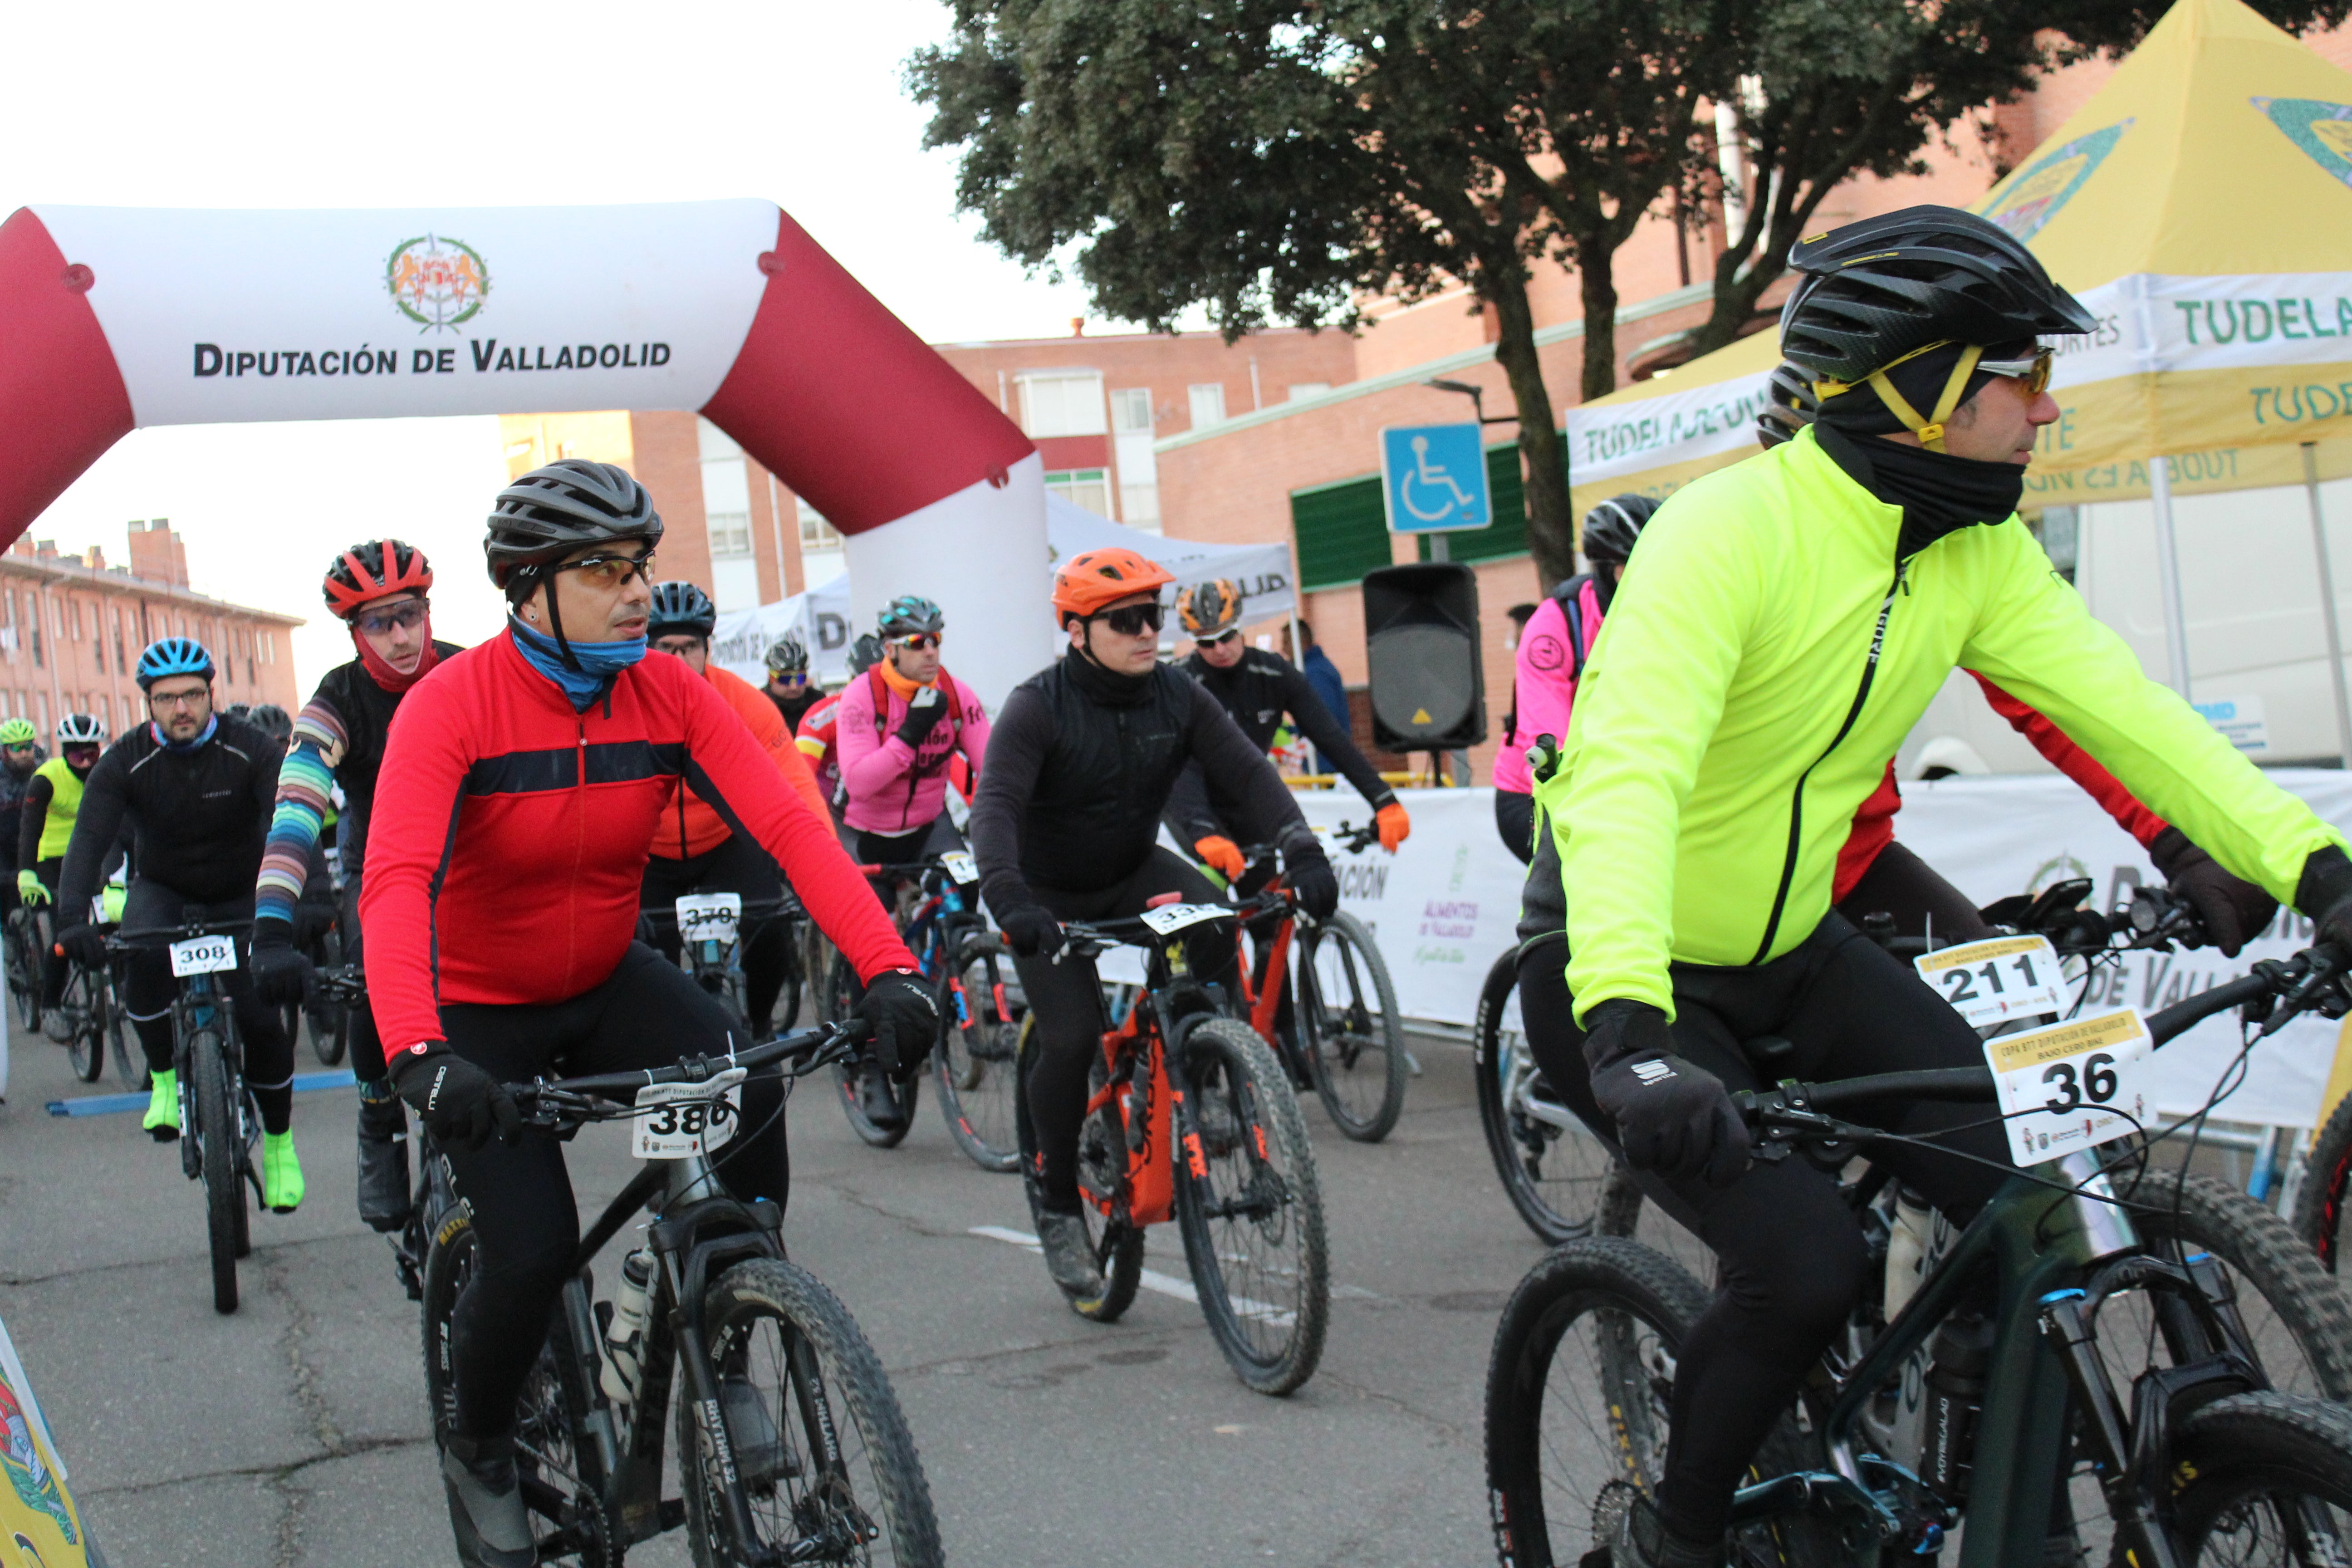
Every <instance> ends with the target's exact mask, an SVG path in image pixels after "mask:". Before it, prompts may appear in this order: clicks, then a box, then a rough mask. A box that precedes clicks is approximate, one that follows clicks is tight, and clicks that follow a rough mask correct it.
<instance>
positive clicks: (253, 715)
mask: <svg viewBox="0 0 2352 1568" xmlns="http://www.w3.org/2000/svg"><path fill="white" fill-rule="evenodd" d="M245 721H246V722H247V723H248V724H250V725H252V726H253V727H254V728H255V729H257V730H258V731H261V732H262V733H263V734H265V735H267V736H268V737H269V738H270V739H271V740H273V741H276V742H279V743H280V744H283V743H284V742H286V740H287V739H288V738H289V737H290V736H291V735H292V734H293V733H294V721H293V720H291V719H289V718H288V717H287V716H286V710H285V709H283V708H280V707H279V706H278V704H277V703H275V702H257V703H255V704H254V705H253V706H252V708H250V709H249V710H247V712H246V715H245Z"/></svg>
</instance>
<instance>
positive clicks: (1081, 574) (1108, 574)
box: [1054, 548, 1176, 626]
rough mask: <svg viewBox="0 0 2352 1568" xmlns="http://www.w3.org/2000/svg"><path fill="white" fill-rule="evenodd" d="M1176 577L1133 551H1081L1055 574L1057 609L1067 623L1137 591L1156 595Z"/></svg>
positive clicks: (1065, 624) (1085, 617)
mask: <svg viewBox="0 0 2352 1568" xmlns="http://www.w3.org/2000/svg"><path fill="white" fill-rule="evenodd" d="M1175 580H1176V579H1175V578H1173V577H1171V576H1170V575H1169V574H1168V569H1167V568H1166V567H1164V566H1162V565H1160V563H1158V562H1157V561H1154V560H1152V559H1150V557H1149V556H1143V555H1139V554H1137V553H1136V552H1134V551H1132V550H1120V549H1116V548H1114V549H1108V550H1082V551H1080V552H1078V553H1077V554H1076V555H1073V556H1071V557H1070V558H1069V559H1068V560H1067V561H1065V562H1064V563H1062V569H1061V570H1060V571H1059V572H1056V573H1055V574H1054V609H1055V615H1056V616H1057V618H1058V619H1059V620H1060V622H1061V624H1062V625H1063V626H1068V625H1069V624H1070V622H1071V621H1073V620H1085V619H1087V618H1088V617H1089V616H1094V615H1097V614H1098V613H1100V611H1101V610H1102V608H1103V606H1105V605H1114V604H1117V603H1118V601H1119V600H1121V599H1125V598H1129V597H1130V596H1132V595H1137V594H1156V593H1158V592H1159V591H1160V589H1161V588H1164V587H1166V586H1167V585H1168V584H1171V583H1173V582H1174V581H1175Z"/></svg>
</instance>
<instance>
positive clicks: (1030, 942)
mask: <svg viewBox="0 0 2352 1568" xmlns="http://www.w3.org/2000/svg"><path fill="white" fill-rule="evenodd" d="M1169 581H1170V578H1169V575H1168V574H1167V573H1166V572H1165V571H1164V570H1162V569H1161V568H1160V566H1159V565H1158V564H1157V563H1154V562H1151V561H1149V560H1146V559H1145V558H1144V557H1142V556H1140V555H1138V554H1136V553H1135V552H1133V551H1129V550H1116V549H1113V550H1090V551H1087V552H1082V553H1080V554H1078V555H1075V556H1073V557H1071V558H1070V560H1069V561H1068V562H1067V563H1066V564H1065V565H1064V566H1063V567H1062V570H1061V573H1060V574H1059V575H1058V576H1057V577H1056V578H1055V584H1054V607H1055V611H1056V612H1057V613H1058V615H1059V616H1060V618H1061V621H1062V625H1063V626H1064V627H1066V629H1067V631H1068V633H1069V637H1070V652H1069V654H1068V656H1067V657H1066V658H1062V659H1059V660H1057V661H1056V662H1055V664H1054V665H1053V666H1052V667H1051V668H1047V669H1045V670H1043V671H1041V672H1039V673H1038V674H1036V675H1033V676H1031V677H1030V678H1029V679H1027V680H1024V681H1023V682H1022V683H1021V684H1020V685H1019V686H1017V687H1015V688H1014V689H1013V695H1012V696H1011V697H1009V698H1007V699H1006V700H1005V703H1004V712H1003V717H1002V718H1000V719H999V720H998V721H997V722H996V725H995V728H994V729H993V730H992V731H991V733H990V737H989V743H988V765H987V766H986V767H984V768H982V770H981V775H980V791H979V795H978V796H977V798H975V799H974V801H973V802H972V810H971V845H972V849H973V852H974V854H975V856H976V858H978V860H979V863H980V886H981V894H982V898H983V899H984V900H986V902H987V905H988V908H989V909H990V910H991V911H992V912H993V913H994V915H995V916H996V921H997V924H998V925H999V926H1000V927H1002V928H1003V931H1004V934H1005V938H1006V940H1007V942H1010V943H1011V945H1012V948H1013V967H1014V968H1015V969H1017V970H1018V971H1019V972H1020V975H1021V985H1022V990H1023V992H1024V994H1025V995H1026V996H1027V997H1028V1000H1029V1005H1030V1008H1031V1011H1032V1015H1033V1016H1034V1018H1035V1020H1036V1030H1037V1040H1036V1044H1037V1047H1038V1048H1037V1054H1036V1058H1035V1063H1034V1066H1033V1067H1032V1068H1030V1072H1029V1078H1028V1081H1027V1082H1026V1083H1025V1084H1024V1085H1023V1092H1024V1094H1025V1096H1026V1097H1027V1100H1028V1106H1029V1115H1030V1119H1031V1121H1032V1123H1033V1125H1034V1128H1035V1131H1036V1138H1037V1147H1038V1157H1039V1167H1040V1168H1039V1169H1038V1171H1037V1172H1035V1173H1034V1174H1035V1176H1036V1179H1037V1181H1038V1184H1039V1186H1040V1188H1041V1189H1042V1194H1043V1196H1042V1202H1041V1207H1042V1209H1043V1211H1044V1212H1043V1213H1041V1215H1039V1217H1038V1223H1037V1237H1038V1240H1039V1241H1040V1242H1041V1243H1043V1244H1044V1247H1045V1266H1046V1268H1047V1269H1048V1270H1049V1271H1050V1272H1051V1273H1052V1274H1053V1276H1054V1279H1055V1283H1057V1284H1059V1285H1060V1286H1061V1287H1062V1288H1063V1289H1066V1290H1067V1291H1069V1292H1071V1293H1072V1294H1073V1295H1075V1296H1076V1297H1078V1298H1080V1299H1082V1300H1086V1299H1092V1298H1094V1297H1096V1296H1099V1295H1100V1294H1101V1293H1102V1289H1103V1279H1102V1271H1101V1269H1100V1268H1099V1267H1098V1266H1097V1262H1096V1259H1095V1257H1094V1254H1093V1252H1092V1250H1091V1248H1090V1247H1088V1246H1087V1235H1086V1225H1085V1221H1084V1220H1083V1219H1082V1218H1081V1216H1080V1213H1079V1207H1078V1205H1079V1202H1080V1198H1079V1194H1078V1182H1077V1144H1078V1130H1079V1126H1080V1124H1081V1123H1082V1122H1083V1121H1085V1120H1086V1107H1087V1068H1088V1065H1089V1064H1090V1062H1091V1061H1092V1060H1093V1059H1094V1056H1095V1053H1096V1051H1097V1048H1098V1043H1099V1041H1100V1038H1101V1035H1102V1031H1103V1029H1104V1027H1105V1026H1106V1024H1105V1020H1104V1018H1103V1016H1102V987H1101V985H1100V984H1099V983H1098V982H1097V979H1096V975H1095V966H1094V964H1093V963H1092V962H1090V961H1088V960H1087V959H1083V958H1078V957H1076V956H1075V955H1072V954H1068V953H1065V952H1064V951H1063V949H1064V946H1065V938H1064V935H1063V932H1062V926H1061V922H1062V921H1066V920H1085V921H1096V920H1108V919H1115V918H1118V917H1122V916H1129V915H1134V914H1138V913H1140V912H1141V911H1142V910H1143V909H1144V907H1145V905H1146V904H1147V902H1148V901H1149V900H1151V899H1152V898H1154V897H1156V896H1158V895H1160V894H1163V893H1170V892H1173V893H1176V894H1178V895H1180V896H1181V897H1182V898H1183V899H1184V900H1186V901H1188V902H1197V903H1211V902H1215V901H1217V899H1218V894H1217V890H1216V889H1215V888H1214V887H1213V886H1212V885H1211V884H1210V882H1209V880H1208V879H1207V878H1205V877H1203V876H1202V874H1201V872H1200V869H1199V868H1197V867H1195V866H1192V864H1190V863H1188V862H1187V861H1186V860H1185V859H1184V858H1182V857H1181V856H1179V855H1176V854H1174V853H1173V852H1171V851H1170V850H1167V849H1164V848H1160V847H1157V846H1156V840H1157V838H1158V837H1159V831H1160V816H1161V814H1162V813H1163V812H1164V811H1165V810H1166V809H1167V805H1168V795H1169V791H1170V790H1171V789H1172V788H1173V787H1174V786H1175V783H1176V778H1177V775H1178V773H1181V771H1182V770H1183V768H1184V766H1185V764H1186V763H1191V762H1197V763H1200V764H1201V767H1202V773H1204V775H1205V776H1206V778H1207V781H1208V787H1209V788H1210V789H1211V790H1212V791H1213V792H1214V793H1215V794H1216V795H1217V797H1218V798H1219V799H1220V801H1221V802H1229V803H1230V807H1231V809H1232V810H1233V811H1234V814H1235V815H1236V816H1238V817H1240V819H1241V820H1243V821H1244V822H1246V823H1247V824H1249V826H1250V827H1251V830H1252V833H1253V836H1254V837H1261V838H1265V839H1270V840H1275V841H1277V842H1279V843H1280V844H1281V845H1282V847H1283V857H1284V858H1285V860H1286V862H1287V863H1288V865H1289V868H1290V877H1291V882H1292V885H1293V886H1294V887H1295V888H1297V891H1298V896H1299V901H1300V902H1301V903H1302V904H1303V905H1304V906H1305V907H1306V908H1307V910H1309V912H1311V913H1314V914H1316V915H1318V916H1321V915H1328V914H1329V913H1330V912H1331V911H1332V910H1334V909H1336V908H1337V907H1338V906H1339V881H1338V879H1336V878H1334V877H1333V876H1332V874H1331V865H1330V862H1329V861H1328V859H1327V858H1325V857H1324V854H1323V850H1322V847H1321V846H1319V845H1318V844H1317V843H1316V841H1315V836H1314V835H1313V834H1312V833H1310V832H1308V831H1307V824H1306V822H1305V820H1304V819H1302V818H1301V817H1300V816H1299V815H1298V807H1297V804H1296V803H1295V802H1293V801H1292V800H1291V798H1290V791H1289V790H1288V789H1287V788H1286V786H1285V785H1284V784H1283V782H1282V778H1281V775H1280V774H1278V773H1276V772H1275V771H1274V764H1273V763H1270V762H1268V761H1267V760H1266V756H1265V752H1264V751H1263V750H1261V749H1260V748H1258V747H1257V746H1255V745H1254V744H1253V743H1252V742H1250V739H1249V737H1247V736H1246V735H1244V734H1243V733H1242V732H1241V731H1240V730H1239V729H1238V728H1236V727H1235V725H1234V721H1233V720H1232V719H1230V718H1229V717H1227V716H1226V714H1225V711H1224V710H1223V709H1222V708H1220V707H1219V706H1218V705H1217V703H1216V702H1215V700H1213V699H1212V698H1211V697H1210V696H1209V695H1208V694H1207V693H1206V692H1204V691H1203V690H1202V689H1201V688H1200V686H1199V685H1198V684H1197V683H1196V682H1194V681H1193V680H1192V679H1191V678H1190V677H1188V676H1186V675H1185V674H1184V673H1183V672H1182V671H1181V670H1179V669H1176V668H1172V667H1170V666H1167V665H1162V664H1161V663H1160V662H1159V643H1160V588H1161V587H1162V586H1163V585H1164V584H1167V583H1168V582H1169ZM1193 930H1194V931H1195V932H1196V933H1200V934H1195V935H1194V936H1193V937H1192V938H1191V939H1190V941H1189V942H1188V943H1187V957H1188V961H1189V963H1191V965H1192V973H1194V974H1196V975H1198V976H1199V977H1200V978H1202V980H1204V981H1209V982H1213V983H1218V984H1223V986H1224V987H1225V994H1226V995H1227V997H1228V998H1229V999H1230V998H1232V997H1234V994H1235V991H1234V982H1235V980H1236V979H1237V978H1238V976H1237V975H1236V973H1234V937H1233V929H1232V927H1230V926H1229V925H1225V924H1223V922H1219V923H1217V924H1214V925H1212V926H1209V927H1205V928H1203V927H1194V928H1193ZM1057 959H1058V960H1059V962H1056V960H1057Z"/></svg>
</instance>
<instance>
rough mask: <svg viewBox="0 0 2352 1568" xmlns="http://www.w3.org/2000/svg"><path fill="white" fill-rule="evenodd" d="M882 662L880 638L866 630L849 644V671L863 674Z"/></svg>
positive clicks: (853, 673)
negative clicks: (864, 633)
mask: <svg viewBox="0 0 2352 1568" xmlns="http://www.w3.org/2000/svg"><path fill="white" fill-rule="evenodd" d="M881 662H882V639H881V638H880V637H876V636H875V635H874V634H873V633H872V632H867V633H866V635H865V636H864V637H859V638H858V639H857V640H856V642H854V643H851V644H850V645H849V673H850V674H852V675H863V674H865V673H866V671H867V670H869V669H871V668H874V667H875V666H876V665H877V664H879V663H881Z"/></svg>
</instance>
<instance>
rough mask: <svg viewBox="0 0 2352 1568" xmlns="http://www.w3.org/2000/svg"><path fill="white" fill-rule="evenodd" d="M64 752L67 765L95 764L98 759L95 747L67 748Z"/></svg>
mask: <svg viewBox="0 0 2352 1568" xmlns="http://www.w3.org/2000/svg"><path fill="white" fill-rule="evenodd" d="M65 752H66V761H68V762H69V763H88V762H95V761H96V760H97V758H98V748H97V747H96V746H90V745H79V746H68V747H67V748H66V749H65Z"/></svg>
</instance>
